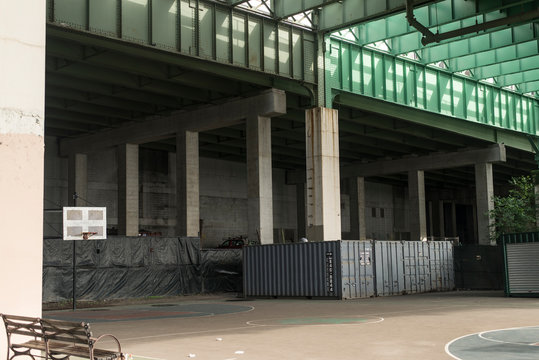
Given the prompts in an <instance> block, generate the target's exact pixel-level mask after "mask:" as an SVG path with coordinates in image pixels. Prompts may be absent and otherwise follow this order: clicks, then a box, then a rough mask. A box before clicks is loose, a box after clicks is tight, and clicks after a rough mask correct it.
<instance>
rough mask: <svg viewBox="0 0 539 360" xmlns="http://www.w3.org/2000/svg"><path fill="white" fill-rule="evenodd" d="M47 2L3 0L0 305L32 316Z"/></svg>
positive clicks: (37, 304)
mask: <svg viewBox="0 0 539 360" xmlns="http://www.w3.org/2000/svg"><path fill="white" fill-rule="evenodd" d="M45 7H46V2H45V1H31V0H20V1H0V49H1V50H0V54H1V55H0V58H1V60H0V62H1V63H2V66H0V79H1V80H0V165H1V168H0V199H1V200H0V202H1V203H2V205H1V206H0V228H1V229H2V236H1V237H0V254H2V261H0V274H2V276H0V289H2V295H0V309H1V310H0V311H1V312H3V313H6V314H18V315H27V316H41V300H42V296H41V284H42V279H41V276H42V272H43V268H42V266H43V264H42V258H43V159H44V151H43V149H44V138H43V129H44V119H45V117H44V112H45V104H44V101H45V20H46V15H45ZM6 343H7V340H6V338H5V332H4V331H3V330H2V331H0V344H2V345H0V359H5V358H6V357H7V356H6V347H7V346H6Z"/></svg>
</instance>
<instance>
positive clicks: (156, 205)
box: [43, 137, 297, 247]
mask: <svg viewBox="0 0 539 360" xmlns="http://www.w3.org/2000/svg"><path fill="white" fill-rule="evenodd" d="M139 158H140V161H139V170H140V173H139V187H140V194H139V196H140V197H139V199H140V204H139V211H140V228H141V229H144V230H147V231H149V232H160V233H161V234H162V235H163V236H174V232H175V230H174V226H175V224H176V221H175V214H176V194H175V192H176V188H175V181H176V176H175V172H176V168H175V163H176V162H175V161H176V160H175V158H176V156H175V154H174V153H168V152H165V151H158V150H150V149H145V148H140V151H139ZM45 164H46V171H45V199H46V207H48V208H51V207H54V208H59V207H61V206H66V205H68V204H71V200H70V195H69V194H68V193H67V159H63V158H60V157H59V156H58V144H57V139H56V138H53V137H46V149H45ZM116 169H117V157H116V152H115V150H113V149H111V150H107V151H103V152H99V153H91V154H88V196H87V197H88V198H87V199H86V200H88V202H89V203H87V206H106V207H107V227H108V228H111V227H113V226H114V227H117V226H118V218H117V213H118V212H117V202H118V200H117V191H118V186H117V183H116V182H117V180H116V179H117V171H116ZM79 205H83V206H84V205H85V202H84V201H83V200H82V199H81V200H79ZM200 218H201V219H203V226H202V245H203V246H204V247H215V246H217V245H219V244H220V243H221V242H222V240H223V238H227V237H232V236H240V235H243V236H246V235H247V170H246V167H245V164H242V163H237V162H230V161H222V160H216V159H208V158H201V159H200ZM273 218H274V228H275V237H276V239H275V240H276V241H280V238H281V237H282V234H283V231H281V229H283V230H284V233H285V238H286V239H287V240H289V241H290V240H292V239H293V238H295V236H296V234H297V233H296V231H295V230H296V190H295V186H292V185H285V172H284V171H283V170H279V169H274V171H273ZM45 220H46V222H45V223H44V226H43V231H44V235H45V236H51V237H52V236H60V234H61V232H62V216H61V214H60V213H46V215H45Z"/></svg>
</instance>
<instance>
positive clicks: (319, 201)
mask: <svg viewBox="0 0 539 360" xmlns="http://www.w3.org/2000/svg"><path fill="white" fill-rule="evenodd" d="M305 134H306V135H305V136H306V146H307V238H308V239H309V241H325V240H339V239H341V191H340V175H339V174H340V172H339V116H338V112H337V110H333V109H327V108H321V107H318V108H314V109H310V110H306V111H305Z"/></svg>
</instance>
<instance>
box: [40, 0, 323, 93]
mask: <svg viewBox="0 0 539 360" xmlns="http://www.w3.org/2000/svg"><path fill="white" fill-rule="evenodd" d="M237 3H238V2H235V3H234V5H236V4H237ZM50 4H51V6H49V9H48V10H49V13H48V20H49V24H56V25H59V27H62V28H64V30H67V31H69V30H82V31H85V32H89V33H90V34H95V35H99V37H106V38H108V39H115V40H122V41H123V42H126V43H130V44H131V45H137V47H147V48H149V49H159V50H162V51H163V52H164V53H167V52H168V53H173V54H175V55H177V54H182V55H185V56H187V57H194V58H197V59H204V60H213V61H215V62H217V63H218V64H223V65H228V69H227V68H224V69H223V70H222V71H223V72H222V73H221V74H222V75H225V76H226V73H228V72H233V73H236V72H237V70H238V69H235V68H241V69H250V70H253V71H255V72H262V73H265V74H269V75H271V76H275V75H277V76H279V77H283V78H285V79H288V80H292V79H293V80H296V81H299V82H307V83H311V84H312V83H314V82H315V74H314V63H313V61H314V56H313V54H314V51H315V37H316V35H315V34H314V33H313V32H311V31H308V30H305V29H302V28H299V27H296V26H292V25H290V24H286V23H280V22H278V21H276V20H273V19H269V18H268V17H267V16H262V15H256V14H254V13H252V12H246V11H242V10H238V9H237V8H235V7H230V6H227V4H226V3H223V4H220V3H217V2H215V1H209V0H176V1H149V0H137V1H122V2H121V4H122V6H118V4H117V1H99V2H97V1H89V0H70V1H65V0H50ZM50 29H51V27H50V26H49V27H48V29H47V30H48V32H49V30H50ZM84 35H85V36H86V37H88V36H87V35H88V33H85V34H84ZM133 47H135V46H133ZM138 50H140V49H138ZM132 51H134V50H132ZM161 55H162V54H161ZM179 60H180V59H177V60H176V62H178V61H179ZM183 60H184V63H191V62H192V60H193V59H190V61H187V59H183ZM205 62H206V63H208V64H207V65H206V67H213V68H215V66H210V65H209V63H211V62H208V61H205ZM186 65H187V64H186ZM225 69H226V70H225ZM201 70H202V69H201Z"/></svg>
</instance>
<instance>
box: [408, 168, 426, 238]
mask: <svg viewBox="0 0 539 360" xmlns="http://www.w3.org/2000/svg"><path fill="white" fill-rule="evenodd" d="M408 197H409V200H410V239H411V240H413V241H418V240H421V241H426V240H427V213H426V207H425V172H424V171H423V170H413V171H409V172H408Z"/></svg>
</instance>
